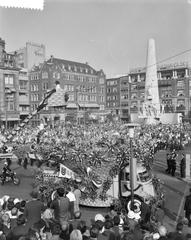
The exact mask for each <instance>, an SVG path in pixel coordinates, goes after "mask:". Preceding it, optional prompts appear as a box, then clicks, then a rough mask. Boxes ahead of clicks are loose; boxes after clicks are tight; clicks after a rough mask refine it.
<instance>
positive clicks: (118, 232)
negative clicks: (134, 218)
mask: <svg viewBox="0 0 191 240" xmlns="http://www.w3.org/2000/svg"><path fill="white" fill-rule="evenodd" d="M113 224H114V226H113V227H112V231H113V232H114V234H115V239H116V240H120V235H121V233H122V231H121V230H120V228H119V224H120V217H119V215H116V216H114V218H113Z"/></svg>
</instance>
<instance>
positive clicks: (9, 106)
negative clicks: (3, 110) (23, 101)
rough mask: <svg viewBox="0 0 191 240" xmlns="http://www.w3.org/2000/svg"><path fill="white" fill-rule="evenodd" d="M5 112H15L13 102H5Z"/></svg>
mask: <svg viewBox="0 0 191 240" xmlns="http://www.w3.org/2000/svg"><path fill="white" fill-rule="evenodd" d="M7 110H8V111H14V110H15V103H14V102H13V101H8V102H7Z"/></svg>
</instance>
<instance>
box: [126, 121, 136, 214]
mask: <svg viewBox="0 0 191 240" xmlns="http://www.w3.org/2000/svg"><path fill="white" fill-rule="evenodd" d="M126 125H127V127H128V129H129V139H130V163H129V165H130V188H131V210H132V211H134V189H135V188H136V181H137V169H136V159H135V158H133V139H134V129H135V127H138V126H139V124H137V123H128V124H126Z"/></svg>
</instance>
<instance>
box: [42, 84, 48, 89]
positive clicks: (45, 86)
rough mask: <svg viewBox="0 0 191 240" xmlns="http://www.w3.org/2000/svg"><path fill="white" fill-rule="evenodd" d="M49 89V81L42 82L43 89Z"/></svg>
mask: <svg viewBox="0 0 191 240" xmlns="http://www.w3.org/2000/svg"><path fill="white" fill-rule="evenodd" d="M47 89H48V83H47V82H44V83H43V84H42V90H47Z"/></svg>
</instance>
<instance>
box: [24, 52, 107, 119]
mask: <svg viewBox="0 0 191 240" xmlns="http://www.w3.org/2000/svg"><path fill="white" fill-rule="evenodd" d="M55 81H59V82H60V87H61V88H62V89H64V90H65V91H66V92H68V94H69V100H68V103H67V106H66V111H65V112H66V118H68V119H69V118H83V117H84V115H85V114H86V113H87V112H92V111H99V110H104V109H105V75H104V73H103V71H102V70H100V71H96V70H95V69H93V68H92V67H91V66H90V65H88V64H87V63H85V64H84V63H78V62H73V61H68V60H63V59H58V58H54V57H53V56H51V58H50V59H49V60H48V61H45V62H44V63H43V64H40V65H39V66H36V67H34V68H33V69H32V70H31V71H30V74H29V82H30V106H31V109H30V110H31V111H33V110H34V109H35V108H36V107H37V106H38V104H39V102H40V101H41V100H42V99H43V97H44V95H45V93H46V92H47V90H48V89H52V88H54V85H55ZM51 115H53V109H51V108H48V107H47V108H46V109H43V110H42V111H41V114H40V116H38V119H36V120H35V121H36V123H34V124H37V122H39V120H40V118H44V119H45V121H49V120H51V121H53V120H54V119H50V116H51Z"/></svg>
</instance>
